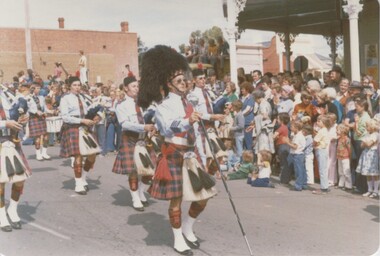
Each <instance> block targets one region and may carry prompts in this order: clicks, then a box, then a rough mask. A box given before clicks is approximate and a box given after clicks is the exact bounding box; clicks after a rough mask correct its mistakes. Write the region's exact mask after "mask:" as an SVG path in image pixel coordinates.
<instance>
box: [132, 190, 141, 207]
mask: <svg viewBox="0 0 380 256" xmlns="http://www.w3.org/2000/svg"><path fill="white" fill-rule="evenodd" d="M130 191H131V196H132V202H133V207H134V208H143V207H144V206H143V204H142V203H141V200H140V196H139V191H138V190H136V191H132V190H130Z"/></svg>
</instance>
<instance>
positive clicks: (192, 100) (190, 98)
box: [186, 93, 253, 255]
mask: <svg viewBox="0 0 380 256" xmlns="http://www.w3.org/2000/svg"><path fill="white" fill-rule="evenodd" d="M186 99H187V100H188V101H189V102H190V103H191V105H193V107H194V109H196V106H197V105H198V102H199V99H198V96H196V95H194V94H191V93H190V94H188V95H187V96H186ZM199 123H200V124H201V127H202V130H203V132H204V134H205V136H206V140H207V143H208V145H209V147H210V150H211V153H212V156H213V158H214V161H215V164H216V166H217V168H218V170H219V172H220V173H221V178H222V182H223V185H224V188H225V190H226V192H227V194H228V198H229V199H230V203H231V206H232V210H233V211H234V213H235V216H236V220H237V222H238V224H239V227H240V231H241V233H242V234H243V237H244V240H245V243H246V244H247V247H248V250H249V254H250V255H253V253H252V249H251V246H250V245H249V242H248V239H247V235H246V234H245V231H244V228H243V225H242V224H241V221H240V217H239V214H238V212H237V210H236V207H235V203H234V201H233V200H232V196H231V193H230V190H229V189H228V186H227V182H226V180H225V178H224V175H222V170H221V169H220V165H219V162H218V159H217V158H216V156H215V153H214V149H213V148H212V147H211V142H210V138H209V137H208V134H207V131H206V127H205V125H204V123H203V120H202V119H201V118H200V119H199Z"/></svg>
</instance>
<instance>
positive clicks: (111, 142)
mask: <svg viewBox="0 0 380 256" xmlns="http://www.w3.org/2000/svg"><path fill="white" fill-rule="evenodd" d="M115 137H116V129H115V125H114V124H113V123H111V124H109V125H108V127H107V132H106V152H107V153H108V152H112V151H115V150H116V145H115Z"/></svg>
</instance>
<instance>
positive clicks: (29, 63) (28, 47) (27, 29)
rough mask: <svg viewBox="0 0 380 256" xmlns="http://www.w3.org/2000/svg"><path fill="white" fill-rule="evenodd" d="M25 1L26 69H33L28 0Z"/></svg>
mask: <svg viewBox="0 0 380 256" xmlns="http://www.w3.org/2000/svg"><path fill="white" fill-rule="evenodd" d="M24 3H25V47H26V49H25V56H26V67H27V68H28V69H33V61H32V42H31V38H30V27H29V22H30V17H29V0H24Z"/></svg>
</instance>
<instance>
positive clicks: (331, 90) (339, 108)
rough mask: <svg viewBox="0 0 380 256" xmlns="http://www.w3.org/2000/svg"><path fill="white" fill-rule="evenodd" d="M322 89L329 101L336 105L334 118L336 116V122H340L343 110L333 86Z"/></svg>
mask: <svg viewBox="0 0 380 256" xmlns="http://www.w3.org/2000/svg"><path fill="white" fill-rule="evenodd" d="M323 91H325V92H326V94H327V97H328V99H329V101H330V102H331V103H332V104H334V105H335V106H336V109H337V111H338V112H337V113H334V114H336V115H337V116H336V118H337V119H336V122H337V123H338V124H340V123H341V122H342V120H343V111H344V109H343V106H342V104H341V103H340V102H339V101H338V100H337V99H336V97H337V92H336V90H335V89H334V88H332V87H327V88H325V89H323Z"/></svg>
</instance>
